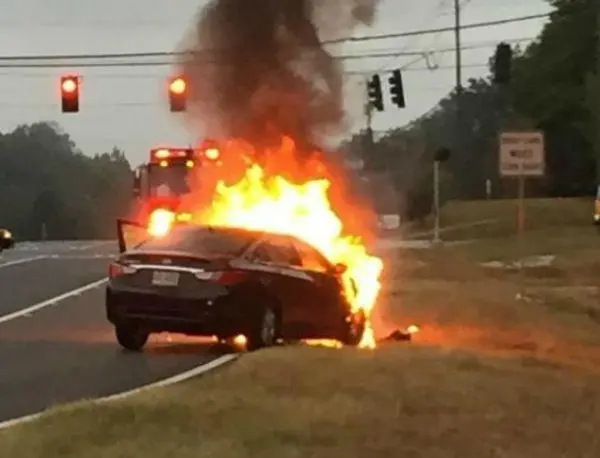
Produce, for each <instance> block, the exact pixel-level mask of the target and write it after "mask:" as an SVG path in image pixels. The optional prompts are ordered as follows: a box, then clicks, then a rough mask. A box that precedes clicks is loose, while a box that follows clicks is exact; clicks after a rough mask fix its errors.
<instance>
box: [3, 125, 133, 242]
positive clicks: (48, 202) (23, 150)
mask: <svg viewBox="0 0 600 458" xmlns="http://www.w3.org/2000/svg"><path fill="white" fill-rule="evenodd" d="M131 186H132V174H131V166H130V164H129V162H128V161H127V159H126V158H125V155H124V153H123V151H121V150H119V149H117V148H114V149H113V150H112V151H110V152H106V153H102V154H95V155H94V156H89V155H85V154H83V153H82V152H81V151H79V150H78V149H77V147H76V145H75V143H74V142H73V141H72V140H71V138H70V137H69V135H68V134H67V133H65V132H63V131H62V130H61V128H60V126H59V125H58V124H56V123H46V122H39V123H34V124H31V125H22V126H19V127H17V128H16V129H15V130H13V131H12V132H9V133H4V134H0V227H5V228H7V229H9V230H10V231H11V232H12V233H13V234H14V236H15V238H16V239H17V240H42V239H46V240H74V239H105V238H110V239H113V238H115V236H116V234H115V220H116V218H117V217H118V216H123V215H124V214H125V213H126V211H127V209H128V206H129V197H130V196H131V191H132V189H131Z"/></svg>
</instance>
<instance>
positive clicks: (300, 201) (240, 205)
mask: <svg viewBox="0 0 600 458" xmlns="http://www.w3.org/2000/svg"><path fill="white" fill-rule="evenodd" d="M330 187H331V182H330V181H329V180H328V179H313V180H307V181H305V182H304V183H302V184H294V183H292V182H291V181H288V180H286V179H285V178H283V177H282V176H280V175H274V176H270V175H269V176H267V174H266V172H265V169H264V168H263V167H261V166H260V165H258V164H256V163H254V164H252V165H251V166H249V167H248V168H246V170H245V173H244V175H243V178H242V179H241V180H239V181H237V182H236V183H235V184H233V185H229V186H228V185H227V184H225V182H224V181H219V182H218V183H217V185H216V189H215V193H214V195H213V196H212V199H211V203H210V205H209V208H208V210H206V211H204V212H201V215H196V217H198V216H200V217H199V218H198V219H199V220H201V222H202V223H204V224H212V225H215V226H233V227H244V228H247V229H252V230H264V231H269V232H275V233H282V234H288V235H292V236H295V237H298V238H300V239H302V240H304V241H306V242H307V243H309V244H311V245H312V246H314V247H315V248H317V249H319V250H320V251H321V252H322V253H323V254H324V255H325V256H326V257H327V258H328V259H329V260H330V261H331V262H333V263H340V264H344V265H345V266H346V267H347V270H346V272H345V273H344V274H343V279H344V282H345V285H346V294H347V296H348V298H349V300H350V303H351V305H352V308H353V311H357V310H361V309H362V310H363V311H364V312H365V315H366V316H367V330H366V332H365V334H364V336H363V339H362V341H361V343H360V345H359V346H360V347H362V348H375V338H374V333H373V330H372V327H371V322H370V319H369V317H370V316H371V312H372V310H373V308H374V306H375V303H376V300H377V297H378V294H379V290H380V287H381V284H380V276H381V273H382V270H383V262H382V260H381V259H380V258H377V257H374V256H371V255H369V253H368V252H367V249H366V246H365V245H364V243H363V241H362V240H361V238H360V237H355V236H350V235H346V234H345V233H344V224H343V222H342V220H341V219H340V217H339V216H338V214H336V212H335V211H334V209H333V208H332V205H331V202H330V200H329V197H328V190H329V188H330ZM353 285H354V286H353Z"/></svg>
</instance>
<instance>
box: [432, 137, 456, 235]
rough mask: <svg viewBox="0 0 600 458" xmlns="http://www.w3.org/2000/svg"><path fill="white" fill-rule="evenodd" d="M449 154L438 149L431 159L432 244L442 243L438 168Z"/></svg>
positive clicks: (448, 151)
mask: <svg viewBox="0 0 600 458" xmlns="http://www.w3.org/2000/svg"><path fill="white" fill-rule="evenodd" d="M451 154H452V153H451V152H450V150H449V149H448V148H440V149H438V150H437V151H436V152H435V155H434V157H433V240H432V243H433V244H435V245H439V244H440V243H442V238H441V237H440V232H441V231H440V226H441V224H440V168H441V164H442V162H446V161H447V160H448V159H450V156H451Z"/></svg>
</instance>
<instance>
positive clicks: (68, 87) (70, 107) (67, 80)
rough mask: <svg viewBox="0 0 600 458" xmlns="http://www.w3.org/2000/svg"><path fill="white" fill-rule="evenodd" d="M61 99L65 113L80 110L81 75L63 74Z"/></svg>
mask: <svg viewBox="0 0 600 458" xmlns="http://www.w3.org/2000/svg"><path fill="white" fill-rule="evenodd" d="M60 99H61V109H62V112H63V113H77V112H79V77H78V76H76V75H67V76H61V78H60Z"/></svg>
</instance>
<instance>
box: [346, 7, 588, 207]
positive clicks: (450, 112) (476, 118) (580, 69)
mask: <svg viewBox="0 0 600 458" xmlns="http://www.w3.org/2000/svg"><path fill="white" fill-rule="evenodd" d="M549 4H550V5H551V6H552V7H553V8H554V9H553V12H552V14H551V16H550V18H549V21H548V22H547V24H546V25H545V26H544V28H543V30H542V31H541V33H540V34H539V35H538V36H537V37H536V39H535V40H534V41H533V42H531V43H530V44H529V45H528V46H525V47H523V48H520V47H515V48H514V50H513V64H512V72H511V80H510V82H509V83H508V84H506V85H499V84H495V83H494V82H493V79H492V75H491V71H492V70H491V69H492V66H493V56H491V57H490V62H489V64H490V70H489V74H488V75H487V76H485V77H483V78H479V79H470V80H469V81H468V82H467V83H466V84H465V85H464V87H463V90H462V91H461V93H460V94H458V93H457V91H456V90H453V91H452V92H450V93H449V94H448V95H447V96H446V97H444V98H443V99H442V100H440V102H439V103H438V104H437V106H436V107H434V108H433V109H432V110H430V112H428V113H426V114H425V115H423V116H422V117H421V118H419V119H417V120H415V121H414V122H411V123H410V124H409V125H407V126H403V127H402V128H398V129H393V130H390V131H388V132H386V133H385V134H384V135H383V137H381V138H379V139H378V140H376V141H374V142H370V141H369V138H368V136H367V132H366V131H363V132H360V133H358V134H357V135H355V136H354V137H353V138H352V139H351V140H349V141H348V142H346V143H345V144H344V148H345V149H346V151H347V152H348V153H349V154H351V155H354V156H356V157H360V158H362V159H363V160H364V163H365V167H366V169H367V170H369V171H388V172H387V173H388V176H389V177H390V178H391V181H392V183H393V184H394V187H395V188H396V190H397V191H398V192H399V194H400V195H402V196H404V197H405V198H404V201H405V202H404V205H403V206H402V208H401V209H400V211H401V213H403V214H404V216H407V217H409V218H416V217H420V216H423V215H426V214H428V213H429V212H430V210H431V201H432V186H431V181H432V176H431V175H432V163H433V157H434V154H435V151H436V150H438V149H439V148H441V147H447V148H449V149H450V150H451V151H452V157H451V158H450V160H449V161H448V162H447V163H446V164H444V165H443V167H442V169H443V170H442V176H443V180H442V186H443V187H442V189H443V196H444V197H445V198H453V197H460V198H463V199H464V198H466V199H480V198H486V197H491V198H502V197H514V196H515V193H516V190H515V184H514V182H513V181H512V180H506V179H503V178H501V177H500V176H499V173H498V159H499V158H498V133H499V132H500V131H502V130H510V129H541V130H542V131H543V132H544V133H545V143H546V145H545V146H546V176H545V177H544V178H542V179H535V180H530V183H529V186H528V190H527V192H528V194H529V195H535V196H549V197H552V196H564V197H567V196H584V195H591V194H594V193H595V191H596V186H597V181H598V178H597V175H598V174H597V170H598V169H600V167H599V166H598V164H599V163H600V160H599V158H600V75H599V74H598V71H597V67H598V59H597V54H598V51H597V50H598V38H597V36H598V32H597V30H598V29H599V27H600V24H598V14H597V1H595V0H550V1H549ZM408 90H410V89H408ZM458 108H460V111H458V112H457V109H458Z"/></svg>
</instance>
